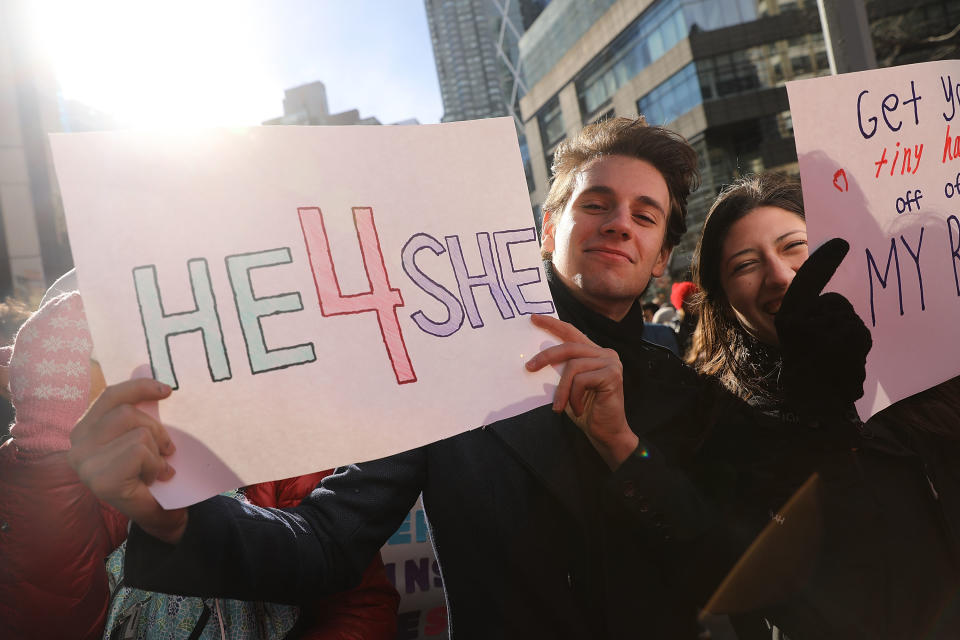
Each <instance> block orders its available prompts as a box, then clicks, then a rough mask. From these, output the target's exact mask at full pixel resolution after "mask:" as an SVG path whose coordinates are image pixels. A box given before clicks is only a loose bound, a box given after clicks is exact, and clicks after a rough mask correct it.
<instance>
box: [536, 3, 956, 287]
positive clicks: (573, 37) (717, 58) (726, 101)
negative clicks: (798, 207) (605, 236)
mask: <svg viewBox="0 0 960 640" xmlns="http://www.w3.org/2000/svg"><path fill="white" fill-rule="evenodd" d="M866 7H867V10H868V16H869V18H870V22H871V30H872V31H873V32H874V39H875V40H876V38H877V35H876V32H877V29H878V28H879V27H878V26H877V25H880V24H884V23H888V24H893V25H902V24H903V23H904V20H905V19H906V20H909V22H910V24H911V25H917V24H923V25H926V26H925V27H922V28H920V29H918V28H916V27H915V26H914V27H911V34H912V36H913V37H914V40H915V41H916V42H917V43H920V44H922V43H924V42H927V41H926V40H925V38H926V37H927V36H929V35H935V34H936V33H937V28H938V26H937V25H941V26H942V25H956V24H958V23H960V2H958V1H957V0H913V1H907V0H882V1H877V0H875V1H873V2H871V1H869V0H868V2H867V4H866ZM904 16H906V18H904ZM897 17H899V21H897V20H896V18H897ZM892 28H893V27H890V28H889V29H888V32H889V31H890V29H892ZM943 30H944V31H948V30H949V29H948V28H945V29H943ZM953 46H954V47H956V44H954V45H953ZM888 49H890V50H891V51H893V53H894V54H895V55H894V56H893V57H891V58H890V59H889V60H888V59H881V55H880V54H881V51H883V50H884V49H882V48H881V46H880V45H877V51H878V61H879V63H880V64H881V66H883V65H889V64H897V63H900V62H903V61H909V62H916V61H918V60H917V59H916V58H917V57H918V54H916V53H913V54H912V55H913V58H911V59H908V60H900V59H897V58H896V56H897V55H900V56H901V57H902V56H903V55H904V54H906V53H909V52H910V51H912V50H913V49H912V48H911V47H904V46H898V47H888ZM954 51H955V50H954ZM520 52H521V58H522V63H523V68H524V70H525V74H526V75H525V78H526V84H527V87H528V92H527V94H526V96H525V97H524V98H523V99H522V100H521V103H520V105H521V114H522V118H523V121H524V126H525V130H526V133H527V141H528V145H529V153H530V162H531V165H532V169H533V173H534V190H533V192H532V197H533V200H534V202H535V203H538V202H542V201H543V199H544V197H545V196H546V193H547V188H548V178H549V168H550V164H551V159H552V155H553V151H554V149H555V148H556V146H557V145H558V144H559V143H560V141H562V140H563V139H565V138H566V137H567V136H569V135H573V134H574V133H576V132H577V131H578V130H579V129H580V128H581V127H582V126H584V125H585V124H588V123H591V122H595V121H597V120H600V119H603V118H608V117H612V116H628V117H636V116H637V115H640V114H643V115H644V116H645V117H646V118H647V120H648V121H649V122H650V123H651V124H662V125H667V126H669V127H670V128H672V129H674V130H676V131H678V132H680V133H681V134H683V135H684V136H686V137H687V139H688V140H690V142H691V144H693V146H694V147H695V148H696V149H697V151H698V152H699V154H700V158H701V172H702V177H703V181H702V186H701V188H700V189H699V190H698V191H697V192H695V193H694V194H693V196H692V197H691V200H690V207H689V209H690V217H689V220H688V222H689V227H690V229H691V232H690V233H688V234H687V236H686V237H685V239H684V241H683V242H682V243H681V245H680V246H679V247H678V249H677V250H676V251H675V252H674V254H675V255H674V258H673V260H672V263H671V267H670V270H671V273H673V274H674V275H675V276H677V277H682V276H683V273H684V272H685V271H686V270H687V268H688V267H689V260H690V254H691V252H692V250H693V245H694V244H695V239H696V237H697V235H698V234H697V231H698V230H699V228H700V225H701V224H702V221H703V217H704V216H705V215H706V211H707V209H708V208H709V205H710V203H711V202H712V201H713V198H714V197H715V195H716V193H717V192H718V191H719V190H720V189H721V188H722V186H723V185H724V184H727V183H729V182H730V181H731V180H733V179H735V178H736V177H738V176H740V175H743V174H746V173H752V172H757V171H764V170H778V171H783V172H787V173H794V174H795V173H797V159H796V150H795V147H794V141H793V127H792V121H791V118H790V111H789V103H788V101H787V95H786V89H785V86H784V85H785V83H786V82H788V81H790V80H798V79H803V78H812V77H816V76H821V75H827V74H829V73H830V66H829V61H828V56H827V50H826V44H825V42H824V39H823V34H822V31H821V24H820V17H819V13H818V10H817V3H816V0H616V1H613V0H553V2H551V3H550V5H549V6H547V7H546V9H545V10H544V11H543V13H542V14H541V15H540V17H539V18H538V20H537V21H536V22H534V24H533V25H531V27H530V28H529V29H528V31H527V32H526V33H525V34H524V36H523V37H522V38H521V40H520ZM939 55H940V56H941V57H942V56H947V57H949V56H950V52H949V51H947V52H946V53H943V52H941V53H940V54H939ZM919 57H922V55H920V56H919ZM936 57H937V56H936V55H932V54H931V55H930V57H928V58H926V59H936ZM953 57H956V55H955V53H954V55H953Z"/></svg>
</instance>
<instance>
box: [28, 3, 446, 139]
mask: <svg viewBox="0 0 960 640" xmlns="http://www.w3.org/2000/svg"><path fill="white" fill-rule="evenodd" d="M29 7H30V11H31V22H32V30H33V37H34V39H35V41H36V44H37V47H38V49H39V50H40V51H41V52H42V53H43V54H44V55H45V56H46V57H47V59H48V60H49V61H50V63H51V64H52V66H53V68H54V71H55V73H56V75H57V79H58V82H59V86H60V91H61V95H62V97H63V98H64V99H65V100H77V101H79V102H82V103H84V104H87V105H89V106H91V107H94V108H95V109H97V110H100V111H103V112H105V113H107V114H109V115H111V116H113V117H115V118H116V119H117V121H118V122H120V123H121V124H123V125H127V126H137V127H162V128H167V127H177V126H239V125H256V124H260V123H261V122H262V121H264V120H267V119H270V118H274V117H277V116H280V115H283V91H284V89H286V88H290V87H294V86H297V85H300V84H305V83H308V82H313V81H316V80H320V81H322V82H323V83H324V84H325V85H326V88H327V100H328V103H329V106H330V110H331V111H332V112H337V111H343V110H347V109H353V108H356V109H359V110H360V115H361V116H363V117H369V116H375V117H377V118H378V119H379V120H380V121H381V122H384V123H390V122H396V121H399V120H405V119H408V118H417V119H418V120H419V121H420V122H421V123H423V124H429V123H434V122H439V120H440V117H441V116H442V114H443V106H442V103H441V100H440V89H439V85H438V81H437V72H436V67H435V66H434V60H433V51H432V48H431V45H430V35H429V30H428V28H427V19H426V14H425V11H424V6H423V0H162V1H160V0H150V1H141V0H84V1H83V2H77V1H76V0H31V1H30V3H29Z"/></svg>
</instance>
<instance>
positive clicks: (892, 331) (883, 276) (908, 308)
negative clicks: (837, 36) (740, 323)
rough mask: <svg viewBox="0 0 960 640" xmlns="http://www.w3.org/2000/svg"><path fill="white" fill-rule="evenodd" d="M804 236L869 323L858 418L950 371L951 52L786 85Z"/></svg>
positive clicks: (959, 130)
mask: <svg viewBox="0 0 960 640" xmlns="http://www.w3.org/2000/svg"><path fill="white" fill-rule="evenodd" d="M787 92H788V94H789V97H790V110H791V112H792V114H793V127H794V134H795V136H796V142H797V152H798V155H799V158H800V174H801V179H802V181H803V197H804V204H805V208H806V215H807V223H808V231H809V239H810V243H811V246H814V245H816V244H819V243H821V242H823V241H824V240H827V239H829V238H831V237H835V236H840V237H842V238H845V239H846V240H847V241H849V243H850V253H849V255H848V256H847V258H846V259H845V260H844V263H843V264H842V265H841V267H840V269H839V270H838V272H837V274H836V276H835V277H834V278H833V280H832V281H831V284H830V287H829V288H830V289H832V290H834V291H839V292H840V293H842V294H843V295H845V296H846V297H847V298H848V299H849V300H850V302H851V303H852V304H853V306H854V307H855V308H856V310H857V313H858V314H859V315H860V317H861V318H863V321H864V322H865V323H866V325H867V327H869V328H870V331H871V332H872V334H873V350H872V351H871V352H870V355H869V357H868V359H867V381H866V384H865V387H864V397H863V398H862V399H861V400H860V401H859V402H858V403H857V409H858V410H859V412H860V415H861V417H862V418H864V419H866V418H867V417H869V416H871V415H873V414H874V413H876V412H877V411H880V410H881V409H883V408H884V407H886V406H888V405H890V404H891V403H893V402H896V401H897V400H900V399H902V398H905V397H907V396H909V395H912V394H914V393H917V392H919V391H922V390H923V389H926V388H929V387H931V386H934V385H936V384H938V383H940V382H942V381H944V380H946V379H948V378H951V377H953V376H955V375H957V374H958V373H960V343H958V341H957V322H958V319H960V95H958V94H960V62H958V61H955V60H954V61H944V62H930V63H924V64H915V65H908V66H903V67H894V68H891V69H882V70H876V71H866V72H861V73H853V74H846V75H841V76H833V77H828V78H818V79H814V80H801V81H798V82H792V83H788V84H787Z"/></svg>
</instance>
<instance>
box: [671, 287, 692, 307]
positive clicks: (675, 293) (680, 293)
mask: <svg viewBox="0 0 960 640" xmlns="http://www.w3.org/2000/svg"><path fill="white" fill-rule="evenodd" d="M696 292H697V285H695V284H693V283H692V282H674V283H673V288H671V289H670V303H671V304H672V305H673V308H674V309H677V310H678V311H679V310H680V309H681V308H683V301H684V300H686V299H687V298H689V297H690V295H691V294H694V293H696Z"/></svg>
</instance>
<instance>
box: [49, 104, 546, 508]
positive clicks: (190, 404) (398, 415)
mask: <svg viewBox="0 0 960 640" xmlns="http://www.w3.org/2000/svg"><path fill="white" fill-rule="evenodd" d="M51 143H52V147H53V154H54V161H55V164H56V169H57V175H58V178H59V181H60V187H61V191H62V194H63V199H64V207H65V210H66V215H67V222H68V227H69V232H70V240H71V246H72V248H73V252H74V258H75V262H76V265H77V273H78V277H79V283H80V290H81V293H82V295H83V299H84V306H85V309H86V313H87V317H88V320H89V324H90V328H91V332H92V335H93V338H94V343H95V345H96V353H97V357H98V358H99V360H100V363H101V365H102V366H103V369H104V371H105V374H106V377H107V380H108V381H109V382H114V383H115V382H119V381H121V380H125V379H128V378H130V377H131V376H135V375H152V376H153V377H156V378H157V379H159V380H162V381H164V382H167V383H169V384H171V385H173V386H174V387H175V388H176V390H175V391H174V392H173V394H172V396H171V397H170V398H169V399H167V400H164V401H162V402H161V403H159V407H158V408H156V407H155V408H153V409H154V410H158V411H159V417H160V419H161V420H162V421H163V423H164V424H165V425H167V426H168V427H170V428H171V430H172V432H173V434H174V440H175V444H176V445H177V449H178V450H177V453H176V454H175V455H174V457H173V459H172V460H171V463H172V464H173V466H174V467H175V468H176V469H177V475H176V476H175V477H174V479H173V480H172V481H171V482H169V483H158V484H156V485H155V486H154V494H155V495H156V496H157V498H158V500H160V502H161V504H163V505H164V506H165V507H168V508H170V507H176V506H182V505H186V504H191V503H193V502H197V501H199V500H202V499H204V498H206V497H209V496H211V495H214V494H216V493H218V492H220V491H223V490H225V489H228V488H231V487H236V486H241V485H245V484H251V483H255V482H260V481H265V480H270V479H276V478H281V477H289V476H295V475H300V474H303V473H308V472H313V471H317V470H321V469H326V468H330V467H333V466H336V465H341V464H348V463H351V462H357V461H362V460H370V459H375V458H378V457H381V456H385V455H389V454H393V453H396V452H399V451H404V450H407V449H410V448H412V447H415V446H419V445H422V444H426V443H429V442H432V441H435V440H438V439H441V438H445V437H449V436H452V435H455V434H457V433H459V432H462V431H464V430H467V429H471V428H474V427H478V426H481V425H484V424H489V423H491V422H494V421H496V420H499V419H502V418H505V417H508V416H510V415H515V414H517V413H521V412H523V411H526V410H528V409H531V408H533V407H536V406H540V405H543V404H548V403H549V402H550V401H551V398H552V392H553V388H554V385H555V383H556V380H557V374H556V373H555V372H554V371H551V370H546V371H541V372H539V373H537V374H530V373H528V372H527V371H526V370H525V369H524V367H523V364H524V362H525V360H526V359H527V358H529V357H530V356H532V355H534V354H535V353H537V352H538V351H539V350H540V349H541V348H542V345H543V344H544V341H545V337H546V336H545V334H544V333H543V332H541V331H539V330H536V329H534V328H533V327H532V325H531V324H530V322H529V318H527V317H525V316H527V315H529V314H531V313H553V311H554V307H553V303H552V301H551V297H550V292H549V289H548V288H547V286H546V281H545V278H544V273H543V267H542V263H541V262H540V255H539V246H538V243H537V239H536V232H535V230H534V225H533V220H532V217H531V215H530V203H529V200H528V196H527V190H526V185H525V182H524V178H523V171H522V168H521V164H520V157H519V153H518V147H517V140H516V135H515V132H514V127H513V124H512V122H511V121H510V120H509V119H507V118H501V119H493V120H482V121H475V122H463V123H451V124H443V125H427V126H404V127H255V128H249V129H230V130H228V129H224V130H213V131H203V132H199V133H190V134H184V135H182V136H170V135H160V134H156V133H146V132H109V133H90V134H87V133H84V134H60V135H53V136H51Z"/></svg>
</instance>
